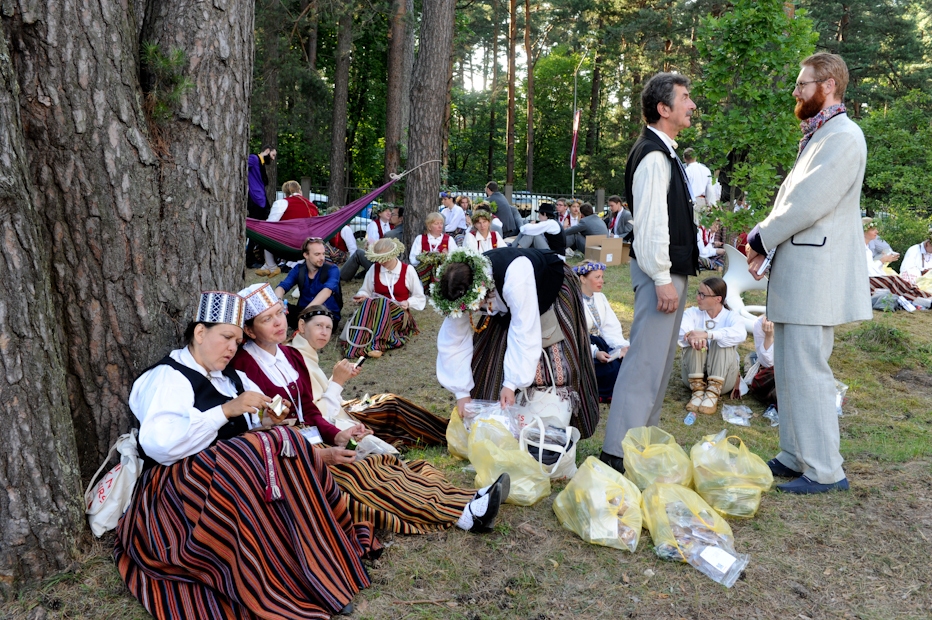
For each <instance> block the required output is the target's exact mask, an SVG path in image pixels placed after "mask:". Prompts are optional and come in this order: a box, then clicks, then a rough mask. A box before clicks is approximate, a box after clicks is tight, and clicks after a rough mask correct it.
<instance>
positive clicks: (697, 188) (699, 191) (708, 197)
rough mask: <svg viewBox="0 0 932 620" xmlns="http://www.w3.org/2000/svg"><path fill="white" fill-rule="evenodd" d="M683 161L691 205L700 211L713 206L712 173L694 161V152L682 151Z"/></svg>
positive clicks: (691, 150)
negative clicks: (691, 197)
mask: <svg viewBox="0 0 932 620" xmlns="http://www.w3.org/2000/svg"><path fill="white" fill-rule="evenodd" d="M683 161H685V162H686V178H687V179H688V180H689V191H690V192H692V196H693V205H694V206H695V208H696V210H697V211H701V210H703V209H705V207H707V206H709V205H713V204H715V190H714V189H712V171H711V170H709V168H708V167H707V166H705V165H703V164H700V163H699V162H698V161H696V152H695V151H694V150H693V149H691V148H689V149H686V150H685V151H683Z"/></svg>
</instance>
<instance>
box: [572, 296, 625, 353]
mask: <svg viewBox="0 0 932 620" xmlns="http://www.w3.org/2000/svg"><path fill="white" fill-rule="evenodd" d="M583 302H584V303H583V306H585V308H586V326H587V327H588V328H589V333H590V334H596V335H597V336H601V337H602V338H604V339H605V342H606V343H607V344H608V346H609V348H610V349H620V348H622V347H627V346H630V344H631V343H630V342H628V340H627V339H625V335H624V332H623V331H622V329H621V323H620V322H619V321H618V317H617V316H615V311H614V310H612V307H611V305H610V304H609V303H608V298H607V297H606V296H605V295H604V294H602V293H593V294H592V298H591V303H592V304H593V305H595V310H596V312H597V313H598V315H599V318H598V319H596V317H595V315H594V314H593V312H592V307H591V306H590V305H589V304H590V300H589V299H586V298H585V295H584V296H583ZM589 348H590V350H591V351H592V357H593V358H594V357H595V354H596V353H598V352H599V348H598V347H597V346H595V345H594V344H590V345H589Z"/></svg>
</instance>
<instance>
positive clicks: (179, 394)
mask: <svg viewBox="0 0 932 620" xmlns="http://www.w3.org/2000/svg"><path fill="white" fill-rule="evenodd" d="M168 355H169V356H170V357H171V358H172V359H173V360H175V361H176V362H178V363H179V364H182V365H184V366H187V367H188V368H191V369H192V370H195V371H197V372H199V373H201V374H202V375H204V376H205V377H207V378H208V379H209V380H210V382H211V384H213V386H214V387H215V388H216V389H217V391H218V392H220V393H221V394H223V395H225V396H229V397H231V398H233V397H235V396H236V388H235V387H234V385H233V382H232V381H230V380H229V379H228V378H227V377H225V376H224V375H223V373H221V372H220V371H219V370H214V371H211V372H209V373H208V372H207V371H206V370H205V369H204V367H203V366H201V365H200V364H198V363H197V362H196V361H195V360H194V356H192V355H191V352H190V351H189V350H188V348H187V347H184V348H183V349H175V350H174V351H172V352H171V353H169V354H168ZM236 372H237V374H239V378H240V380H241V381H242V382H243V388H244V389H245V390H246V391H252V392H260V393H261V392H262V390H260V389H259V388H258V387H257V386H256V384H255V383H253V382H252V381H250V380H249V378H248V377H246V375H245V374H243V373H241V372H239V371H236ZM129 408H130V410H131V411H132V412H133V415H135V416H136V419H138V420H139V424H140V427H139V444H140V445H141V446H142V448H143V450H145V451H146V455H147V456H149V457H150V458H152V459H154V460H155V461H158V462H159V463H161V464H162V465H171V464H172V463H174V462H175V461H180V460H181V459H183V458H185V457H186V456H191V455H192V454H197V453H198V452H200V451H201V450H203V449H204V448H207V447H208V446H210V444H211V442H213V440H214V439H216V438H217V431H218V430H220V428H221V427H222V426H224V425H225V424H226V423H227V422H228V420H227V417H226V416H225V415H223V409H222V408H221V407H220V405H218V406H216V407H212V408H210V409H208V410H207V411H200V410H198V409H197V408H195V406H194V388H193V387H191V382H190V381H188V379H187V377H185V376H184V375H183V374H181V373H180V372H178V371H177V370H175V369H174V368H172V367H171V366H166V365H164V364H163V365H161V366H156V367H155V368H152V369H151V370H148V371H146V372H145V373H143V375H142V376H141V377H139V378H138V379H136V382H135V383H133V389H132V391H131V392H130V395H129ZM246 423H247V424H248V425H249V428H255V427H256V426H259V419H258V416H255V415H252V414H246Z"/></svg>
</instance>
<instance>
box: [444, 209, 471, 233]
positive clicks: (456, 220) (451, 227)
mask: <svg viewBox="0 0 932 620" xmlns="http://www.w3.org/2000/svg"><path fill="white" fill-rule="evenodd" d="M440 213H441V215H443V219H444V221H445V222H446V225H445V226H444V227H443V231H444V232H447V233H452V232H456V231H457V230H466V212H465V211H463V207H461V206H459V205H458V204H455V203H454V205H453V206H452V207H450V208H449V209H446V208H445V209H444V210H443V211H441V212H440Z"/></svg>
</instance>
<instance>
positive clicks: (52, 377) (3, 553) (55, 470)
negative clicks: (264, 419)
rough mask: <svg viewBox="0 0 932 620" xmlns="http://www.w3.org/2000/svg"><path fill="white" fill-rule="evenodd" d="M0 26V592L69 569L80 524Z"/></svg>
mask: <svg viewBox="0 0 932 620" xmlns="http://www.w3.org/2000/svg"><path fill="white" fill-rule="evenodd" d="M19 106H20V100H19V86H18V84H17V80H16V75H15V72H14V69H13V63H12V59H11V58H10V55H9V51H8V48H7V40H6V35H5V32H4V28H3V27H0V145H2V149H3V151H2V153H0V232H2V239H3V241H2V243H0V257H2V260H3V265H4V268H3V269H0V286H2V287H3V290H4V291H5V292H4V294H3V296H2V298H0V393H2V394H3V398H0V416H2V418H3V420H4V424H3V428H4V437H3V442H2V447H0V485H2V487H3V488H4V489H5V490H6V492H5V493H4V494H3V498H2V499H0V600H3V599H7V598H9V597H10V596H11V595H12V594H13V593H14V587H15V585H16V584H17V583H18V582H20V581H31V580H34V579H39V578H42V577H44V576H45V575H46V574H48V573H49V572H54V571H59V570H64V569H66V568H67V567H68V566H69V564H70V563H71V562H72V560H73V558H74V552H75V549H76V547H77V538H78V535H79V534H80V532H81V530H82V529H83V525H82V521H83V517H84V515H83V514H82V512H83V511H82V503H81V488H80V487H81V476H80V471H79V469H78V456H77V449H76V447H75V443H74V429H73V427H72V423H71V413H70V410H69V405H68V390H67V387H66V384H65V364H64V359H63V351H62V346H61V343H62V340H63V334H62V333H61V328H60V322H59V318H58V316H57V314H58V313H57V312H56V310H58V309H57V308H56V307H55V302H54V301H53V294H52V283H51V279H50V277H49V271H50V260H49V259H50V255H49V253H47V252H41V251H38V250H39V248H42V247H43V246H45V239H44V235H43V233H42V216H41V215H40V214H39V212H38V210H37V207H36V203H35V201H34V198H35V195H36V192H35V189H34V188H33V187H32V182H31V180H30V177H29V171H28V169H27V159H26V147H25V141H24V139H23V127H22V125H21V124H20V116H19Z"/></svg>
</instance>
